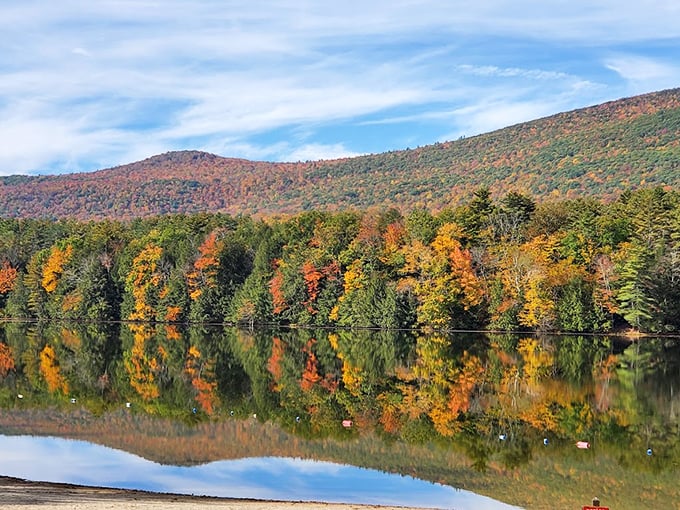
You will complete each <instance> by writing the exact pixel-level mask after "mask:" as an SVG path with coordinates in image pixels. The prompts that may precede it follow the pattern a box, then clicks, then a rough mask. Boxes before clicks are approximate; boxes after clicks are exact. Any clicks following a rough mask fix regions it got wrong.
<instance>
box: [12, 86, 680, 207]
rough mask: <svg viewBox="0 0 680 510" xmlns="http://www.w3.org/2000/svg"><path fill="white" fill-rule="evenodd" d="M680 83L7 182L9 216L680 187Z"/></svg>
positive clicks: (440, 202)
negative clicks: (419, 138)
mask: <svg viewBox="0 0 680 510" xmlns="http://www.w3.org/2000/svg"><path fill="white" fill-rule="evenodd" d="M678 170H680V89H672V90H666V91H661V92H656V93H652V94H645V95H640V96H635V97H631V98H626V99H620V100H617V101H611V102H607V103H604V104H601V105H598V106H592V107H588V108H582V109H578V110H574V111H571V112H565V113H560V114H557V115H553V116H550V117H546V118H543V119H539V120H535V121H531V122H526V123H522V124H517V125H515V126H510V127H507V128H504V129H500V130H497V131H493V132H491V133H487V134H483V135H479V136H474V137H469V138H462V139H459V140H456V141H451V142H445V143H436V144H434V145H428V146H425V147H420V148H417V149H407V150H400V151H391V152H386V153H381V154H373V155H367V156H360V157H355V158H345V159H338V160H330V161H308V162H298V163H268V162H254V161H247V160H243V159H232V158H223V157H220V156H216V155H214V154H208V153H204V152H197V151H181V152H169V153H166V154H162V155H158V156H154V157H151V158H149V159H145V160H143V161H139V162H136V163H132V164H128V165H123V166H118V167H115V168H110V169H105V170H99V171H96V172H91V173H76V174H68V175H52V176H10V177H3V178H0V216H2V217H48V218H66V217H70V218H77V219H103V218H118V219H130V218H134V217H144V216H152V215H158V214H167V213H197V212H218V211H221V212H227V213H231V214H249V215H267V214H280V213H296V212H299V211H301V210H307V209H342V208H367V207H371V206H396V207H399V208H401V209H404V210H407V209H410V208H413V207H416V206H418V207H426V208H428V209H431V210H435V211H436V210H438V209H441V208H442V207H445V206H447V205H454V204H456V203H459V202H460V201H461V200H463V199H465V198H467V197H469V196H470V194H471V193H472V192H473V191H474V190H475V189H477V188H479V187H480V186H487V187H489V188H490V190H491V192H492V194H493V195H494V196H499V195H503V194H505V193H507V192H508V191H520V192H525V193H528V194H531V195H533V196H534V197H535V198H537V199H539V200H541V199H549V198H572V197H577V196H598V197H599V198H604V199H608V198H614V197H616V196H618V194H620V193H621V192H622V191H623V190H625V189H635V188H638V187H646V186H673V187H674V186H678V185H680V172H679V171H678Z"/></svg>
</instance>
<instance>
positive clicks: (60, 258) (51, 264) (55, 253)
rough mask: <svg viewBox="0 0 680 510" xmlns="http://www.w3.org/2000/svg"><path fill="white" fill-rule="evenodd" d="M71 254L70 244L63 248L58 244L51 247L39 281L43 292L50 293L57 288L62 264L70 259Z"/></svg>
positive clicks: (62, 270) (61, 272) (62, 269)
mask: <svg viewBox="0 0 680 510" xmlns="http://www.w3.org/2000/svg"><path fill="white" fill-rule="evenodd" d="M72 255H73V247H72V246H71V245H70V244H69V245H68V246H66V248H64V249H62V248H59V247H58V246H53V247H52V249H51V250H50V255H49V257H47V260H46V261H45V265H44V266H43V270H42V281H41V283H42V287H43V289H45V292H48V293H51V292H54V291H55V290H56V289H57V285H58V284H59V278H60V277H61V275H62V274H63V272H64V266H66V264H68V262H69V260H71V256H72Z"/></svg>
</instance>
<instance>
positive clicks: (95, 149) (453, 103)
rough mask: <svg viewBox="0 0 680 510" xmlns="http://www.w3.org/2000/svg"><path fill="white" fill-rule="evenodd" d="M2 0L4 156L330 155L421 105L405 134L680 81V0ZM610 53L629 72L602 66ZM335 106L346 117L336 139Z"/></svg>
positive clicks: (2, 164)
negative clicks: (677, 53)
mask: <svg viewBox="0 0 680 510" xmlns="http://www.w3.org/2000/svg"><path fill="white" fill-rule="evenodd" d="M8 4H9V5H4V4H3V7H2V8H0V14H1V15H0V31H2V33H3V38H2V40H0V117H1V118H2V119H3V122H2V124H1V125H0V134H2V135H3V136H4V138H3V140H6V141H7V143H3V144H2V145H0V174H2V173H7V172H10V173H15V172H32V171H39V170H52V171H55V170H62V169H64V168H70V169H73V170H88V169H89V170H92V169H95V168H97V167H98V166H99V165H101V164H103V165H105V166H109V165H113V164H118V163H122V162H126V161H125V159H124V158H128V157H131V156H133V155H136V154H144V155H150V154H148V151H151V150H158V151H160V152H163V151H165V150H173V149H179V148H204V147H206V148H210V147H213V148H224V150H234V151H237V152H236V153H225V152H220V153H221V154H224V155H227V156H240V157H246V156H247V157H249V155H252V154H261V155H263V157H267V158H270V157H275V156H276V157H288V158H296V157H300V158H301V159H302V158H305V159H307V157H308V156H309V157H312V156H313V155H314V154H318V155H319V156H320V157H335V156H336V155H348V154H354V153H360V152H365V151H366V148H365V145H363V141H362V140H361V139H352V138H351V136H352V134H351V132H350V128H348V127H347V126H349V125H351V124H352V123H355V124H357V125H361V126H363V128H364V129H368V128H369V127H370V126H375V129H378V126H381V125H382V126H387V125H390V133H393V132H395V131H396V130H397V129H398V128H399V127H401V126H403V127H404V129H412V128H413V125H412V123H413V122H420V124H419V128H420V131H419V132H418V133H417V136H415V135H416V134H414V133H411V134H403V135H397V136H394V138H393V140H405V139H414V140H415V138H418V140H415V142H416V143H429V142H431V141H434V140H435V139H438V138H440V137H441V136H442V133H445V132H451V133H455V132H464V131H465V132H469V131H470V130H473V131H475V132H477V130H483V129H485V128H486V127H487V126H493V127H494V128H496V127H502V126H503V122H506V121H511V122H516V121H519V120H527V119H528V118H531V117H530V116H531V115H535V114H543V113H546V112H549V113H554V112H556V111H559V110H557V108H558V107H564V108H565V109H571V108H575V107H579V106H583V105H585V104H593V103H594V102H596V101H599V100H608V99H615V98H617V97H621V96H623V95H628V94H630V93H631V92H630V91H631V90H634V91H635V92H645V91H651V90H655V89H660V88H664V87H671V86H677V85H678V84H680V83H678V80H680V78H678V70H677V68H676V67H674V66H673V65H672V64H668V62H670V61H672V59H671V57H670V56H669V55H673V51H674V48H675V47H676V46H677V45H675V44H674V42H677V41H675V39H677V38H680V24H678V23H676V22H675V21H676V20H677V19H678V14H680V11H679V10H678V9H679V7H678V5H676V3H675V2H671V1H662V0H657V1H646V2H636V3H633V2H624V3H623V4H622V3H621V2H614V1H613V0H602V1H599V2H597V4H593V3H592V2H585V1H570V2H566V1H558V2H549V3H539V2H536V1H528V0H524V1H521V0H520V1H518V2H517V1H516V2H509V1H507V0H503V1H502V0H489V1H488V2H477V3H475V4H469V3H468V2H462V1H443V0H440V1H435V0H430V1H427V0H426V1H424V2H423V1H419V2H416V1H414V0H392V1H390V2H387V0H376V1H374V2H368V3H367V2H359V1H358V0H351V1H348V2H342V3H338V2H335V3H333V2H331V3H328V2H316V1H314V0H295V1H293V2H287V3H281V2H277V1H273V0H260V1H257V2H244V1H239V0H233V1H230V2H228V3H224V2H223V1H221V0H220V1H218V0H205V1H202V2H199V3H195V2H187V1H186V0H166V1H164V2H156V1H151V0H145V1H138V0H135V1H133V0H102V1H100V2H83V1H81V0H64V1H63V2H59V5H57V4H54V3H51V2H47V1H43V0H25V1H22V2H8ZM647 39H649V40H651V41H652V42H654V41H661V42H660V43H658V44H651V45H649V47H647V46H646V43H645V41H646V40H647ZM624 46H626V47H627V48H629V47H632V46H634V47H636V51H635V52H632V51H629V50H628V49H627V50H626V51H624V50H622V47H624ZM638 46H639V47H638ZM659 48H661V50H659ZM663 48H666V51H665V55H661V56H659V55H657V53H658V52H659V51H662V52H663ZM631 53H634V54H635V55H636V57H635V58H636V59H637V60H635V59H632V58H631V57H629V56H628V55H629V54H631ZM607 55H609V57H607ZM612 55H613V56H612ZM603 56H604V57H603ZM604 58H606V61H605V64H604V66H603V64H602V62H603V59H604ZM664 58H665V59H666V60H665V61H666V63H665V64H664ZM606 69H609V70H614V71H616V73H617V76H619V77H620V80H619V81H618V82H613V81H610V82H609V83H607V82H606V80H611V77H612V73H603V71H604V70H606ZM621 80H623V83H622V82H621ZM578 84H581V88H580V89H579V91H578V92H576V89H577V87H578ZM489 105H492V106H489ZM551 107H552V108H551ZM452 112H455V113H452ZM428 121H430V122H432V123H433V124H436V126H437V129H438V130H439V131H438V132H436V133H435V132H434V131H432V132H430V131H428V130H426V129H425V123H426V122H428ZM336 122H342V123H343V124H344V126H345V131H344V134H343V136H338V138H337V139H336V140H330V141H329V136H328V132H329V131H330V129H331V127H332V126H333V124H334V123H336ZM319 129H324V130H325V135H324V137H323V141H321V140H320V139H317V135H316V133H317V131H318V130H319ZM299 130H304V131H305V133H306V134H305V136H303V137H296V138H295V139H288V138H286V137H287V136H288V135H289V133H291V132H292V131H299ZM379 136H381V133H377V134H376V136H374V137H373V138H377V137H379ZM390 136H392V135H390ZM258 139H259V140H262V139H266V140H268V141H267V142H266V143H265V144H264V145H261V144H260V143H258V142H257V141H256V140H258ZM395 143H397V142H393V141H391V140H384V141H383V144H384V149H385V150H389V149H396V148H400V147H399V146H396V145H394V144H395ZM277 146H278V147H277ZM275 147H277V148H275ZM324 155H325V156H324Z"/></svg>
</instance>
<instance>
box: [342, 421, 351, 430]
mask: <svg viewBox="0 0 680 510" xmlns="http://www.w3.org/2000/svg"><path fill="white" fill-rule="evenodd" d="M342 426H343V427H345V428H346V429H348V428H350V427H351V426H352V420H342Z"/></svg>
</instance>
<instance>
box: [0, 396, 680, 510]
mask: <svg viewBox="0 0 680 510" xmlns="http://www.w3.org/2000/svg"><path fill="white" fill-rule="evenodd" d="M22 405H23V404H22ZM0 432H2V433H4V434H13V433H22V434H36V435H53V436H60V437H68V438H75V439H84V440H88V441H91V442H94V443H98V444H102V445H106V446H110V447H113V448H116V449H121V450H125V451H128V452H130V453H134V454H136V455H139V456H142V457H145V458H147V459H150V460H154V461H156V462H160V463H166V464H176V465H194V464H198V463H206V462H210V461H214V460H218V459H237V458H244V457H255V456H266V455H273V456H282V457H301V458H314V459H319V460H328V461H334V462H339V463H343V464H351V465H356V466H362V467H368V468H373V469H379V470H382V471H387V472H395V473H402V474H409V475H413V476H415V477H418V478H423V479H428V480H432V481H437V482H442V483H445V484H447V485H451V486H454V487H460V488H464V489H467V490H471V491H474V492H476V493H479V494H486V495H489V496H491V497H493V498H495V499H499V500H502V501H505V502H508V503H511V504H517V505H521V506H523V507H526V508H532V509H541V508H546V509H553V508H578V507H579V505H582V504H584V503H587V502H588V499H589V498H590V497H591V495H592V494H597V495H598V496H600V498H601V500H602V501H603V503H606V504H607V505H608V506H610V507H611V508H617V509H639V508H641V507H642V505H643V504H651V505H653V507H656V508H674V506H673V505H675V504H676V502H677V501H680V486H678V485H677V459H676V461H675V462H676V470H668V471H654V470H651V469H645V468H644V466H641V464H644V463H646V464H648V465H651V464H652V463H653V462H654V459H650V458H647V457H646V456H645V454H644V452H638V454H637V455H636V454H635V453H634V452H633V453H632V454H630V452H629V460H630V461H632V462H634V463H636V464H638V465H636V466H624V465H623V464H622V463H621V462H620V459H619V458H617V457H619V456H620V455H621V451H622V450H623V449H629V445H618V447H607V446H604V445H598V444H597V443H594V445H593V448H592V449H591V450H587V451H583V450H577V449H576V448H575V447H574V445H573V444H570V443H554V444H553V443H551V444H550V446H549V447H544V446H543V445H542V442H541V441H538V440H537V441H536V443H537V444H536V445H533V444H532V445H529V447H530V449H531V450H533V454H532V459H531V461H530V462H529V463H528V464H526V465H524V466H522V467H521V468H520V469H508V468H504V467H502V466H501V464H499V463H498V462H491V463H490V465H489V469H488V470H487V471H486V472H485V473H480V472H478V471H476V470H474V469H473V468H472V463H471V462H470V461H469V460H467V458H466V456H464V455H462V454H459V453H456V451H455V450H453V449H452V448H451V447H450V446H446V445H445V444H442V443H441V442H437V441H435V442H433V443H430V442H428V443H425V444H422V445H408V444H406V443H403V442H391V441H387V442H385V441H383V440H381V439H380V438H378V437H376V436H375V435H374V434H372V433H367V432H364V431H356V430H354V431H349V432H348V433H347V436H346V438H345V440H340V441H338V440H332V439H320V440H307V439H303V438H300V437H298V436H295V435H292V434H289V433H287V432H285V431H283V430H282V429H281V428H279V427H278V426H276V425H274V424H272V423H264V424H262V423H260V422H258V421H257V420H255V419H253V418H246V419H230V420H226V421H219V422H213V421H209V422H200V423H196V424H194V425H189V424H186V423H182V422H178V421H172V420H168V419H162V418H155V417H151V416H147V415H144V414H142V413H137V412H128V411H125V410H119V411H113V412H111V413H106V414H104V415H102V416H100V417H96V416H94V415H92V414H90V413H89V412H87V411H84V410H76V409H71V410H69V412H63V411H58V410H55V409H49V410H46V409H20V408H18V407H15V408H14V409H12V410H11V411H10V412H4V413H2V414H1V415H0ZM481 439H482V443H484V444H486V445H487V446H488V447H490V448H494V449H500V450H503V449H505V450H506V451H509V450H512V449H513V448H517V447H519V445H518V444H517V443H522V440H521V439H520V438H515V439H513V438H508V439H507V440H506V441H507V442H506V443H504V444H500V443H499V442H498V439H497V438H495V437H488V438H481ZM660 453H661V452H660ZM501 454H504V452H503V451H501ZM650 487H654V491H653V492H652V491H650V490H649V488H650Z"/></svg>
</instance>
